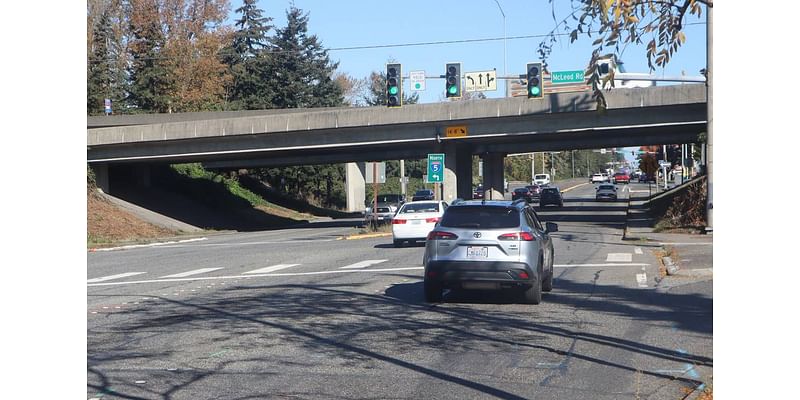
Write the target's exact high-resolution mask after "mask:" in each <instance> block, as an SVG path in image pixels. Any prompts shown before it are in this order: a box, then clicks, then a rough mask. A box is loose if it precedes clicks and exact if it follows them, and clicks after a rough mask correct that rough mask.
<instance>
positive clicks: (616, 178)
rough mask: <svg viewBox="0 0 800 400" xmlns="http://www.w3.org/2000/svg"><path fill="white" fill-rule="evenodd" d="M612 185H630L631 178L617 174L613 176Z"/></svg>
mask: <svg viewBox="0 0 800 400" xmlns="http://www.w3.org/2000/svg"><path fill="white" fill-rule="evenodd" d="M614 183H631V177H630V176H628V174H625V173H622V172H617V173H616V174H614Z"/></svg>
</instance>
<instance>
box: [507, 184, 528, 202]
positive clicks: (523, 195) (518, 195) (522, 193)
mask: <svg viewBox="0 0 800 400" xmlns="http://www.w3.org/2000/svg"><path fill="white" fill-rule="evenodd" d="M519 199H525V202H527V203H532V202H533V193H531V190H530V189H528V188H527V187H520V188H516V189H514V191H513V192H511V200H519Z"/></svg>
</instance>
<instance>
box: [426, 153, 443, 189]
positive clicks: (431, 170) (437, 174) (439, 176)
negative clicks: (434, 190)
mask: <svg viewBox="0 0 800 400" xmlns="http://www.w3.org/2000/svg"><path fill="white" fill-rule="evenodd" d="M441 182H444V154H428V183H441Z"/></svg>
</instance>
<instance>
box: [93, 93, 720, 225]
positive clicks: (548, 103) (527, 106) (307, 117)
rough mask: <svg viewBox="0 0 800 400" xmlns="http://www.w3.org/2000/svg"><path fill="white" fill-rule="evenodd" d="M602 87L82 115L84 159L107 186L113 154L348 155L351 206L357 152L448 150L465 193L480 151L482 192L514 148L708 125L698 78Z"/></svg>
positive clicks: (449, 166) (382, 156) (169, 159)
mask: <svg viewBox="0 0 800 400" xmlns="http://www.w3.org/2000/svg"><path fill="white" fill-rule="evenodd" d="M605 95H606V100H607V103H608V108H607V109H606V110H605V111H597V109H596V103H595V101H594V100H593V99H592V97H591V96H592V94H591V93H588V92H579V93H551V94H547V95H545V96H544V98H543V99H538V100H530V99H526V98H502V99H483V100H470V101H459V102H444V103H435V104H419V105H406V106H403V107H402V108H400V109H396V108H392V109H390V108H386V107H361V108H352V107H348V108H325V109H291V110H261V111H237V112H211V113H181V114H150V115H140V116H109V117H89V118H88V120H87V161H88V162H89V164H90V165H92V167H93V168H94V169H95V171H96V172H97V174H98V182H99V183H100V185H101V187H103V185H105V187H104V188H105V189H106V190H107V186H108V176H107V175H108V173H107V171H108V166H109V165H114V164H123V163H124V164H131V163H133V164H138V165H142V166H146V165H148V164H153V163H183V162H202V163H203V164H204V165H206V166H207V167H210V168H252V167H274V166H290V165H310V164H328V163H350V164H348V167H347V193H348V208H350V209H351V210H355V209H358V207H360V205H363V204H364V201H363V196H364V195H363V192H364V190H363V189H364V171H363V164H361V167H360V168H359V167H358V165H357V164H353V163H359V162H364V161H383V160H396V159H414V158H417V159H418V158H425V157H426V156H427V154H429V153H445V154H446V158H445V163H446V165H445V169H446V171H445V182H444V185H443V187H444V191H443V198H444V199H445V200H452V199H454V198H456V197H464V198H466V197H469V196H471V191H472V188H471V175H472V155H480V156H481V158H482V159H483V162H484V187H485V188H487V195H489V194H490V195H491V196H492V197H493V198H497V197H498V196H502V191H503V184H502V183H503V158H504V157H505V155H506V154H509V153H521V152H535V151H560V150H569V149H588V148H601V147H626V146H641V145H654V144H663V143H688V142H693V141H695V140H696V137H697V135H698V134H699V133H700V132H703V131H705V130H706V118H707V105H706V88H705V85H702V84H685V85H673V86H662V87H650V88H634V89H614V90H611V91H608V92H606V93H605ZM448 128H450V129H448ZM448 131H457V132H458V133H459V134H457V135H452V136H451V135H448ZM462 132H463V133H464V134H461V133H462ZM459 178H461V179H459ZM359 193H361V195H360V197H359V195H358V194H359Z"/></svg>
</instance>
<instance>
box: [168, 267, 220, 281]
mask: <svg viewBox="0 0 800 400" xmlns="http://www.w3.org/2000/svg"><path fill="white" fill-rule="evenodd" d="M218 269H222V267H219V268H200V269H195V270H192V271H186V272H181V273H179V274H172V275H165V276H162V277H161V278H186V277H187V276H192V275H200V274H205V273H206V272H211V271H216V270H218Z"/></svg>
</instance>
